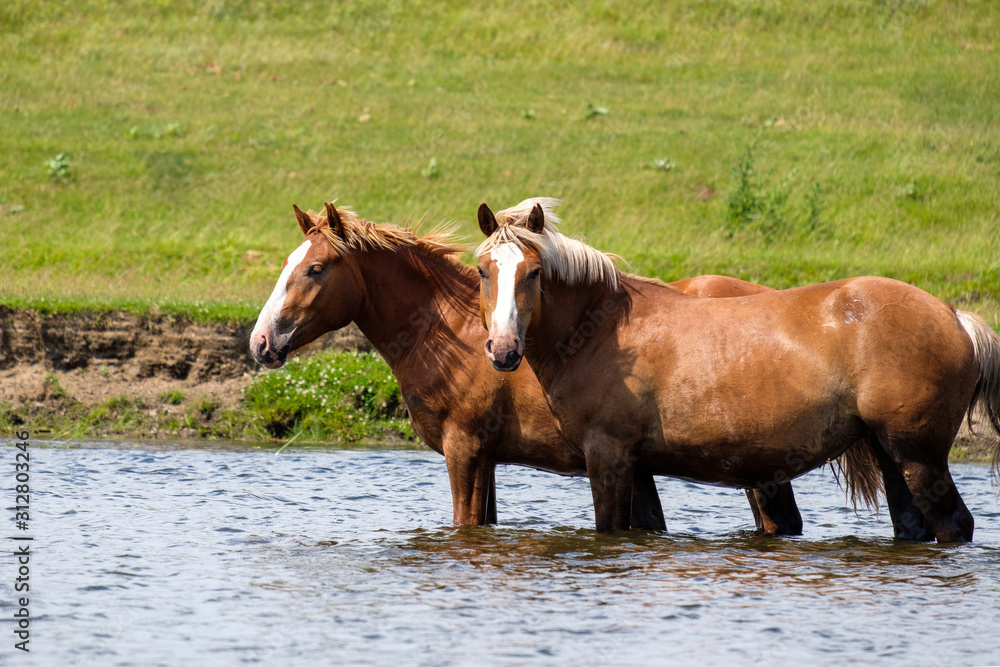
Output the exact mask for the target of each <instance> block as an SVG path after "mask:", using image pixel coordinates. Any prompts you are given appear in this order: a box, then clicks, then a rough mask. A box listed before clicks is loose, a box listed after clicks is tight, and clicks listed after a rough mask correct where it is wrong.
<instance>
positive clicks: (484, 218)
mask: <svg viewBox="0 0 1000 667" xmlns="http://www.w3.org/2000/svg"><path fill="white" fill-rule="evenodd" d="M479 229H481V230H483V234H486V236H493V232H495V231H496V230H497V219H496V216H494V215H493V211H491V210H490V207H489V206H487V205H486V203H485V202H484V203H482V204H480V205H479Z"/></svg>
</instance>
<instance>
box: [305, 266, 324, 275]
mask: <svg viewBox="0 0 1000 667" xmlns="http://www.w3.org/2000/svg"><path fill="white" fill-rule="evenodd" d="M321 273H323V266H322V265H321V264H313V265H312V266H310V267H309V270H308V271H306V275H307V276H318V275H319V274H321Z"/></svg>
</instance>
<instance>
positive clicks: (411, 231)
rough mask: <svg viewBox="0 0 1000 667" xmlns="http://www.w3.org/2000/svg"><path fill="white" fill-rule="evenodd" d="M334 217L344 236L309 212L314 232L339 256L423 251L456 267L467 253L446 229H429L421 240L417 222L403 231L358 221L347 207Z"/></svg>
mask: <svg viewBox="0 0 1000 667" xmlns="http://www.w3.org/2000/svg"><path fill="white" fill-rule="evenodd" d="M337 214H338V215H339V216H340V221H341V223H343V236H341V235H340V234H337V233H336V232H334V231H333V229H331V227H330V221H329V220H328V218H327V215H326V214H325V213H324V214H323V215H318V214H316V213H314V212H312V211H309V216H310V217H311V218H312V220H313V224H315V226H316V231H318V232H319V233H320V234H322V235H323V237H324V238H325V239H326V240H327V241H329V242H330V245H332V246H333V248H334V250H336V251H337V252H339V253H341V254H346V253H349V252H351V251H352V250H354V251H360V250H397V249H399V248H404V247H411V248H416V249H419V250H424V251H426V252H428V253H430V254H432V255H438V256H440V257H448V258H449V259H452V260H454V261H455V262H456V263H457V264H461V262H459V261H458V259H457V258H456V257H454V256H455V255H457V254H458V253H461V252H465V251H466V248H464V247H462V246H460V245H458V244H456V243H455V242H454V241H453V238H452V237H453V233H452V230H451V229H450V228H447V227H443V228H442V227H438V228H435V229H432V230H431V231H430V232H428V233H427V234H426V235H423V236H421V235H420V234H419V233H418V227H419V226H420V222H419V221H418V222H417V224H415V225H411V224H410V223H409V222H407V224H406V225H405V226H403V227H399V226H398V225H390V224H380V223H375V222H370V221H368V220H364V219H361V218H359V217H358V216H357V215H356V214H355V213H354V211H352V210H351V209H350V208H348V207H346V206H345V207H343V208H338V209H337ZM463 266H464V265H463Z"/></svg>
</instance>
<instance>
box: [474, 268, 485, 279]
mask: <svg viewBox="0 0 1000 667" xmlns="http://www.w3.org/2000/svg"><path fill="white" fill-rule="evenodd" d="M476 271H479V277H480V278H482V279H483V280H486V274H485V273H483V270H482V269H481V268H479V267H478V266H477V267H476Z"/></svg>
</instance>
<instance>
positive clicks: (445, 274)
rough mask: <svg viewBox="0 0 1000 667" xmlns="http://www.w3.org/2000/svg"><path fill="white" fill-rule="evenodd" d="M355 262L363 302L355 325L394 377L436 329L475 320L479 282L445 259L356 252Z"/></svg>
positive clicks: (407, 250)
mask: <svg viewBox="0 0 1000 667" xmlns="http://www.w3.org/2000/svg"><path fill="white" fill-rule="evenodd" d="M357 262H358V268H359V269H360V273H361V276H362V278H363V280H364V281H365V303H364V305H363V306H362V309H361V314H360V315H359V316H358V317H357V318H356V319H355V322H356V323H357V325H358V328H359V329H361V332H362V333H363V334H364V335H365V337H366V338H367V339H368V340H369V341H370V342H371V343H372V345H374V346H375V349H376V350H378V351H379V353H380V354H381V355H382V356H383V357H384V358H385V359H386V361H387V362H388V363H389V365H390V366H391V367H392V369H393V371H394V372H395V371H396V370H397V369H398V368H400V366H401V365H402V363H403V362H404V360H405V359H406V358H407V357H408V356H409V355H410V353H411V352H413V351H414V350H419V349H421V348H422V347H423V346H424V344H425V341H426V339H427V338H428V336H431V335H433V334H434V333H435V332H436V331H437V330H438V329H441V328H442V327H449V326H458V325H459V324H462V323H465V322H467V321H471V320H474V319H477V318H478V317H479V294H478V291H477V290H476V287H477V286H478V283H479V281H478V279H476V278H475V276H474V275H473V274H472V272H471V271H470V270H468V269H467V268H465V267H463V266H462V265H461V264H459V263H457V262H455V261H453V260H452V259H451V258H449V257H444V256H441V255H436V254H434V253H431V252H429V251H426V250H423V249H420V248H415V247H410V246H407V247H403V248H399V249H396V250H382V249H378V250H369V251H367V252H363V253H359V254H358V255H357ZM448 338H449V337H447V336H434V340H435V341H441V340H447V339H448ZM435 344H440V343H435Z"/></svg>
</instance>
